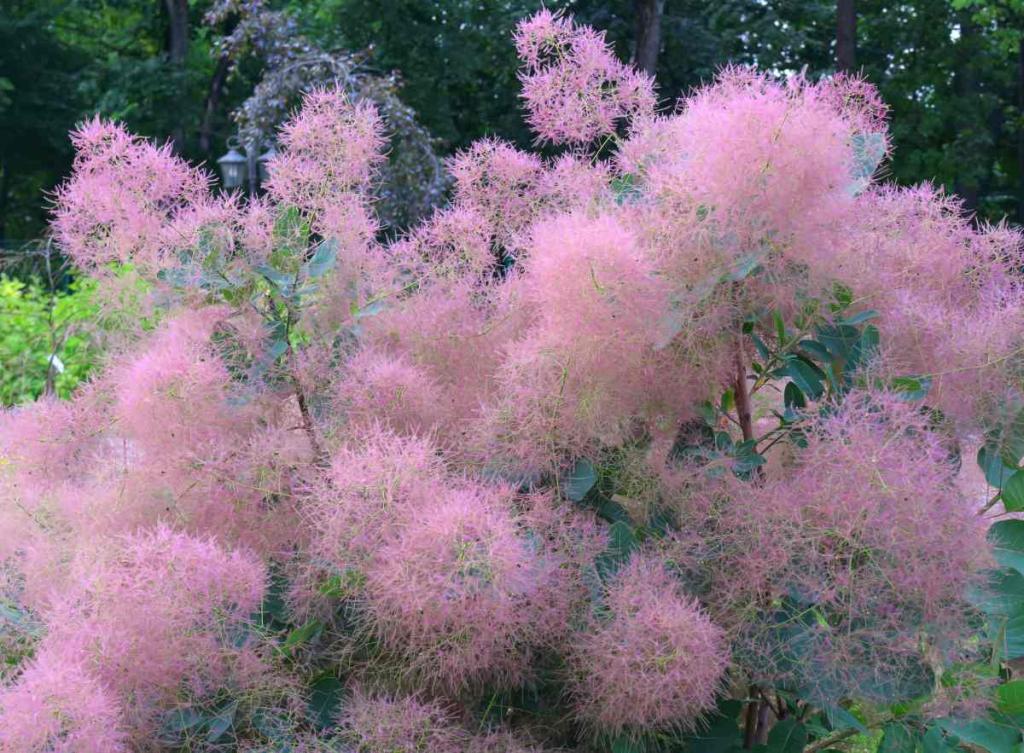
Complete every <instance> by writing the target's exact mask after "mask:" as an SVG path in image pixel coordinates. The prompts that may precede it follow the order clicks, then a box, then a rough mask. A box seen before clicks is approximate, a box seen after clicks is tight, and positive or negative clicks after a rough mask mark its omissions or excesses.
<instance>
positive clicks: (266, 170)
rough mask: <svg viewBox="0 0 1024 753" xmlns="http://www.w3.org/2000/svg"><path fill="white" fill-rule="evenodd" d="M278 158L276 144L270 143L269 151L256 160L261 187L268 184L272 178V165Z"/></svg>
mask: <svg viewBox="0 0 1024 753" xmlns="http://www.w3.org/2000/svg"><path fill="white" fill-rule="evenodd" d="M275 157H277V149H276V148H275V147H274V142H270V145H269V146H268V147H267V151H265V152H263V154H261V155H260V156H259V159H257V160H256V166H257V168H258V169H259V176H260V185H262V184H264V183H266V182H267V180H268V179H269V178H270V163H271V162H272V161H273V160H274V158H275Z"/></svg>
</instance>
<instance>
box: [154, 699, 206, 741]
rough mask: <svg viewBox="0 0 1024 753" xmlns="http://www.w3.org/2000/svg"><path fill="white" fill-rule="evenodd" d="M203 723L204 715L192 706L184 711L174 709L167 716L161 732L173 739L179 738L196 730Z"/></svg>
mask: <svg viewBox="0 0 1024 753" xmlns="http://www.w3.org/2000/svg"><path fill="white" fill-rule="evenodd" d="M202 723H203V716H202V714H200V713H199V712H198V711H197V710H196V709H194V708H192V707H191V706H187V707H185V708H183V709H174V710H173V711H171V712H170V713H169V714H167V716H166V717H164V722H163V724H162V725H161V732H163V733H165V734H166V733H170V735H171V736H172V737H177V736H180V735H181V733H183V732H187V731H188V730H190V729H194V728H195V727H198V726H199V725H200V724H202Z"/></svg>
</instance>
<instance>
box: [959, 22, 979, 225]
mask: <svg viewBox="0 0 1024 753" xmlns="http://www.w3.org/2000/svg"><path fill="white" fill-rule="evenodd" d="M959 22H960V38H959V39H958V40H957V54H956V71H955V74H954V80H953V89H954V92H955V93H956V96H957V99H959V100H960V101H959V102H958V103H957V110H958V111H959V113H960V115H959V117H957V118H956V120H955V123H956V129H957V133H956V140H957V142H959V143H958V151H964V152H969V151H970V150H971V148H972V141H974V140H975V135H976V133H977V131H978V129H979V127H981V126H983V125H984V123H979V122H978V109H977V108H978V104H979V103H978V101H977V100H978V76H977V71H976V70H975V68H974V65H975V55H976V54H977V52H978V50H977V44H978V27H977V25H976V24H975V22H974V19H973V18H972V17H971V14H970V12H964V13H960V14H959ZM966 156H967V155H966V154H964V155H961V159H959V160H958V165H957V168H956V177H955V178H954V180H953V191H954V192H955V193H956V194H957V195H958V196H960V198H961V199H962V200H963V206H964V209H965V210H966V211H967V212H968V213H970V214H972V215H974V214H975V213H976V212H977V211H978V204H979V200H980V197H981V181H980V179H979V176H978V175H977V164H976V160H977V157H975V159H964V158H963V157H966Z"/></svg>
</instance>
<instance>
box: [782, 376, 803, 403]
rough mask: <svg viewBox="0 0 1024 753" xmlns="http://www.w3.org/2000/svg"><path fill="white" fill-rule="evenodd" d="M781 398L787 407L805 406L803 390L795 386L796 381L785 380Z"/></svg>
mask: <svg viewBox="0 0 1024 753" xmlns="http://www.w3.org/2000/svg"><path fill="white" fill-rule="evenodd" d="M782 398H783V401H784V402H785V405H786V407H787V408H806V407H807V398H806V397H804V393H803V390H801V389H800V388H799V387H797V386H796V382H786V388H785V389H784V390H783V393H782Z"/></svg>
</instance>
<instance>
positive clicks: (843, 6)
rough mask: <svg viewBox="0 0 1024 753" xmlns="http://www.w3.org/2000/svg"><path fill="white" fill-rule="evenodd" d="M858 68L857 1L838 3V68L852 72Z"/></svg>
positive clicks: (841, 0)
mask: <svg viewBox="0 0 1024 753" xmlns="http://www.w3.org/2000/svg"><path fill="white" fill-rule="evenodd" d="M856 67H857V8H856V5H855V0H837V2H836V68H837V69H839V70H841V71H849V72H852V71H853V70H854V69H855V68H856Z"/></svg>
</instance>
